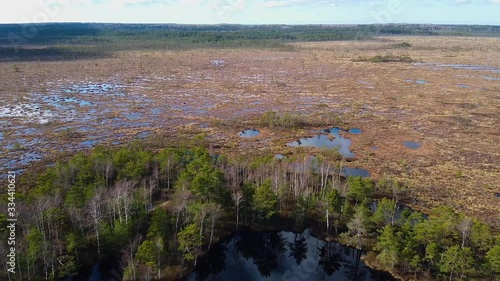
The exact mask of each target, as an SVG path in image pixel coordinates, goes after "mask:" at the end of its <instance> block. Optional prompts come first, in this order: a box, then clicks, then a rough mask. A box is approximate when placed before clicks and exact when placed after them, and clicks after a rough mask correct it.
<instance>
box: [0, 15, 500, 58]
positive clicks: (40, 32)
mask: <svg viewBox="0 0 500 281" xmlns="http://www.w3.org/2000/svg"><path fill="white" fill-rule="evenodd" d="M498 34H500V30H499V27H498V26H466V25H411V24H384V25H257V26H254V25H233V24H220V25H179V24H105V23H46V24H3V25H0V61H12V60H14V61H29V60H42V61H44V60H49V61H50V60H75V59H88V58H102V57H111V56H113V55H114V54H115V53H116V52H120V51H130V50H132V51H133V50H190V49H197V48H271V49H280V50H293V49H294V48H297V47H294V46H291V45H290V44H287V43H293V42H310V41H340V40H369V39H373V38H375V37H376V36H401V35H411V36H417V35H423V36H438V35H445V36H498Z"/></svg>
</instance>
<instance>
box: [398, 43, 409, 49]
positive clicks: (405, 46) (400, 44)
mask: <svg viewBox="0 0 500 281" xmlns="http://www.w3.org/2000/svg"><path fill="white" fill-rule="evenodd" d="M396 47H399V48H409V47H411V44H410V43H408V42H401V43H398V44H396Z"/></svg>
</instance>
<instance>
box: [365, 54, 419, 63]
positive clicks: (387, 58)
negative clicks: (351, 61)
mask: <svg viewBox="0 0 500 281" xmlns="http://www.w3.org/2000/svg"><path fill="white" fill-rule="evenodd" d="M355 61H369V62H414V60H413V59H412V58H411V57H410V56H409V55H376V56H373V57H371V58H366V57H358V58H357V59H356V60H355Z"/></svg>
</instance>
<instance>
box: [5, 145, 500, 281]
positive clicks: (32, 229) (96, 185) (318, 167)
mask: <svg viewBox="0 0 500 281" xmlns="http://www.w3.org/2000/svg"><path fill="white" fill-rule="evenodd" d="M341 166H342V159H341V158H339V156H338V154H336V153H333V152H325V153H322V155H318V156H317V157H314V158H311V157H308V156H305V157H298V156H297V157H295V158H293V157H290V158H286V159H283V160H278V159H274V158H272V157H255V158H251V157H250V158H249V157H247V158H241V159H231V160H230V159H227V158H224V157H222V156H219V155H211V154H209V153H208V151H207V150H206V149H205V148H202V147H198V146H195V147H192V148H166V149H162V150H159V151H155V152H152V151H148V150H145V149H143V148H141V145H140V144H138V143H132V144H131V145H129V146H128V147H124V148H121V149H117V150H115V149H105V148H102V147H98V148H96V149H94V150H93V151H92V152H88V153H82V152H80V153H78V154H77V155H75V156H74V157H72V158H71V159H70V160H69V161H67V162H60V163H57V164H56V165H55V166H54V167H50V168H47V170H46V171H45V172H43V173H42V174H40V175H38V176H36V177H35V178H28V176H26V177H25V176H23V181H22V182H20V189H21V188H22V189H23V194H22V196H21V195H20V196H18V198H17V200H18V206H17V208H18V210H19V211H18V212H19V220H18V221H19V227H18V233H17V236H16V238H17V241H16V242H17V245H16V247H17V250H18V256H17V258H18V268H17V272H16V275H15V276H12V275H7V274H6V273H0V275H2V274H4V275H3V276H0V277H1V278H2V280H3V279H4V277H5V278H6V280H7V279H8V278H10V279H11V280H15V279H19V280H21V279H27V280H55V279H59V278H64V277H66V276H72V275H75V274H78V273H79V272H82V266H87V265H91V264H93V263H95V262H96V261H103V260H104V261H105V260H110V259H111V260H119V261H121V263H122V265H123V268H124V269H123V275H124V279H126V280H160V279H165V280H173V279H175V278H179V277H181V275H182V274H183V273H185V272H186V270H187V269H189V268H191V267H192V266H196V264H197V261H198V259H199V257H200V256H201V255H202V254H203V253H206V252H207V251H209V250H210V249H211V248H212V247H213V246H214V242H215V241H217V239H218V238H219V237H220V236H221V235H222V234H224V233H227V231H232V230H233V229H234V228H238V227H239V226H242V225H251V224H254V223H265V222H266V221H269V219H272V218H273V217H277V216H285V217H292V218H294V219H295V221H296V223H297V224H298V225H301V224H302V223H303V222H304V221H305V218H314V219H316V220H317V221H319V222H321V223H322V224H323V225H324V229H325V231H326V232H328V233H331V234H338V235H339V239H341V240H342V241H344V242H346V243H350V244H352V245H354V246H356V247H357V248H358V249H362V250H374V251H375V252H376V253H377V259H378V260H379V262H380V263H381V264H382V265H383V266H385V267H387V269H390V270H392V271H398V272H401V273H403V274H415V275H417V274H419V273H422V272H426V273H429V274H432V275H434V276H437V277H442V276H444V275H446V276H447V278H449V279H450V280H454V279H472V278H483V279H485V280H486V279H492V278H494V276H495V274H499V273H500V268H499V264H500V255H499V254H500V238H499V237H498V236H497V237H496V238H495V236H494V235H493V234H492V233H491V230H490V229H489V228H488V226H486V225H484V224H482V223H480V222H478V221H473V220H471V219H469V218H466V217H464V216H462V215H458V214H456V213H454V212H453V211H452V210H451V209H449V208H439V209H436V210H434V211H433V212H432V213H431V214H430V215H429V217H428V218H426V217H425V216H424V215H423V214H421V213H420V212H413V211H411V210H409V209H407V208H402V207H400V205H399V202H400V201H401V200H404V199H405V198H406V197H407V196H408V195H407V191H406V190H405V189H404V188H403V187H401V186H400V185H399V184H398V183H397V182H395V181H394V180H392V179H391V178H389V177H382V178H381V179H380V180H379V181H378V182H376V183H372V182H371V181H370V180H369V179H362V178H359V177H358V178H348V179H347V180H343V179H342V178H341V176H340V170H341ZM385 197H387V198H385ZM373 198H379V199H378V200H376V201H374V199H373ZM0 224H1V225H2V227H1V228H0V229H1V231H4V230H5V229H6V228H5V227H3V226H4V225H5V224H6V219H5V216H0ZM0 235H1V236H2V241H5V240H4V239H3V238H5V237H6V235H7V233H6V232H5V231H4V232H2V233H0ZM6 246H7V245H5V244H4V243H2V245H1V246H0V247H1V248H0V251H2V252H3V253H5V251H6V248H5V247H6ZM5 256H6V255H5V254H1V258H2V259H5ZM5 262H6V261H5V260H2V263H3V264H4V265H5V264H6V263H5Z"/></svg>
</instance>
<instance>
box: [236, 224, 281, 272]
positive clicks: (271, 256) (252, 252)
mask: <svg viewBox="0 0 500 281" xmlns="http://www.w3.org/2000/svg"><path fill="white" fill-rule="evenodd" d="M236 247H237V248H238V250H239V251H240V252H241V255H242V256H243V257H245V258H246V259H249V258H252V259H253V262H254V264H255V265H256V266H257V268H258V270H259V272H260V274H261V275H262V276H265V277H269V276H270V275H271V272H273V271H274V270H275V269H276V268H277V267H278V260H279V258H280V256H281V255H283V254H284V253H285V239H284V238H283V237H282V234H281V233H280V232H249V231H242V232H241V233H240V237H239V240H238V242H236Z"/></svg>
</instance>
